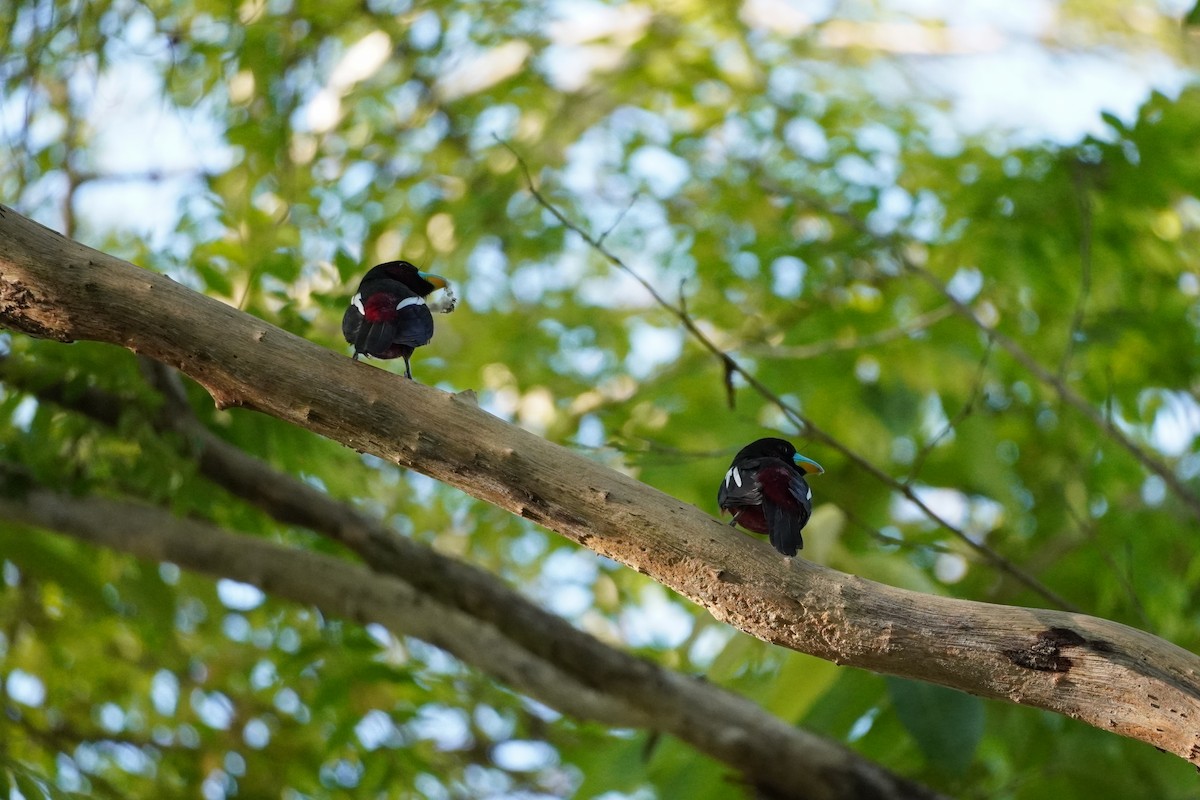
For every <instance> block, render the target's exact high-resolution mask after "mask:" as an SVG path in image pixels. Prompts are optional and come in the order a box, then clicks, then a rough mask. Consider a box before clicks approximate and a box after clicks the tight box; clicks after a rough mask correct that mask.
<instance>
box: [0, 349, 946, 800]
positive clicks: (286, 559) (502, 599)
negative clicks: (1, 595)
mask: <svg viewBox="0 0 1200 800" xmlns="http://www.w3.org/2000/svg"><path fill="white" fill-rule="evenodd" d="M143 365H144V367H145V372H146V373H147V375H148V376H149V378H150V379H151V381H152V383H154V385H156V386H158V387H159V388H160V389H161V390H162V391H163V393H164V395H165V396H166V398H167V404H166V407H164V408H163V409H161V411H160V413H158V414H156V415H154V416H153V421H154V424H155V425H156V426H157V427H160V428H161V429H163V430H165V431H172V432H174V433H177V434H180V435H181V436H182V439H183V441H184V442H186V443H187V446H189V447H190V448H192V450H193V452H194V454H195V457H196V459H197V462H198V465H199V468H200V471H201V473H202V474H203V475H204V476H205V477H206V478H208V479H209V480H211V481H213V482H214V483H217V484H218V485H220V486H223V487H224V488H226V489H227V490H228V491H230V492H231V493H232V494H234V495H236V496H238V497H240V498H242V499H243V500H245V501H247V502H249V503H251V504H253V505H255V506H257V507H259V508H260V509H262V510H263V511H265V512H266V513H267V514H269V515H271V516H272V517H273V518H275V519H276V520H278V521H279V522H282V523H285V524H294V525H302V526H305V527H308V528H310V529H311V530H314V531H316V532H318V533H321V534H323V535H325V536H327V537H329V538H331V539H333V540H335V541H338V542H341V543H342V544H344V545H346V546H347V547H349V548H350V549H351V550H354V551H355V552H357V553H358V554H359V555H360V556H362V558H363V561H364V563H365V564H366V565H368V566H369V568H370V569H371V570H373V571H374V573H375V574H373V575H371V574H365V572H364V570H363V569H362V568H360V567H357V566H354V565H352V564H348V563H346V562H344V561H340V560H337V559H334V558H332V557H329V556H321V555H317V554H312V553H305V552H303V551H299V550H296V549H294V548H286V547H282V546H279V545H274V544H269V543H267V542H263V541H261V540H258V539H254V538H252V537H248V536H236V535H233V534H230V533H227V532H224V531H221V530H218V529H216V528H215V527H214V526H211V525H205V524H201V523H197V522H194V521H178V522H177V521H176V520H175V518H174V517H172V516H171V515H169V514H168V513H166V512H164V511H161V510H159V509H156V508H147V507H144V506H138V505H133V504H129V503H116V502H106V501H96V503H93V504H87V503H84V502H83V501H80V500H78V499H76V498H71V497H69V496H66V495H57V494H52V493H49V492H45V491H41V492H39V493H34V494H31V495H29V496H27V497H25V498H23V499H22V500H21V501H16V500H14V501H12V502H11V503H7V504H6V503H5V502H4V501H2V500H0V517H6V518H8V519H13V520H21V521H24V522H25V523H27V524H30V525H35V526H38V527H44V528H48V529H51V530H55V531H58V532H60V533H63V534H66V535H69V536H73V537H76V538H82V539H85V540H87V541H90V542H92V543H94V544H98V545H101V546H105V547H109V548H112V549H116V550H120V551H123V552H129V553H132V554H134V555H136V556H138V557H140V558H146V559H153V560H159V561H163V560H167V561H172V562H175V563H177V564H179V565H180V566H183V567H186V568H188V569H191V570H195V571H200V572H204V573H207V574H210V575H214V576H218V577H229V578H233V579H235V580H240V581H243V582H245V583H251V584H254V585H255V586H258V587H260V588H262V589H263V590H264V591H268V592H270V593H272V594H276V595H278V596H280V597H285V598H288V599H291V600H295V601H297V602H304V603H312V604H314V605H317V606H319V607H321V608H322V609H323V610H324V611H326V612H327V613H329V614H333V615H337V616H342V617H346V618H349V619H354V620H358V621H376V622H380V623H382V624H384V625H386V626H388V627H389V628H390V629H391V630H393V631H394V632H396V633H398V634H406V635H409V636H415V637H417V638H420V639H424V640H425V641H428V642H430V643H432V644H436V645H438V646H439V647H441V648H443V649H445V650H446V651H448V652H450V653H453V654H454V655H455V656H457V657H458V658H460V659H461V660H463V661H464V662H466V663H468V664H470V665H471V666H473V667H474V668H476V669H478V670H480V671H482V672H485V673H487V674H489V675H491V676H492V677H494V678H496V679H497V680H499V681H501V682H503V683H505V684H507V685H508V686H510V687H512V688H514V689H516V690H518V691H521V692H523V693H525V694H527V695H529V696H530V697H533V698H535V699H537V700H539V701H540V702H543V703H545V704H547V705H549V706H551V707H553V708H556V709H557V710H559V711H561V712H563V713H564V714H570V715H572V716H575V717H577V718H579V719H592V720H595V721H598V722H602V723H604V724H606V725H610V726H617V727H634V728H644V729H647V730H651V731H657V732H662V733H669V734H672V735H674V736H676V737H678V738H680V739H681V740H683V741H685V742H688V743H689V744H692V745H693V746H695V747H696V748H697V749H698V750H700V751H701V752H704V753H707V754H708V755H710V756H712V757H713V758H716V759H718V760H721V761H723V762H725V763H726V764H728V765H729V766H730V767H732V768H734V769H735V770H737V771H738V772H739V773H740V774H741V775H742V781H743V782H745V783H746V784H747V785H753V786H755V787H757V788H758V789H760V790H761V791H764V792H767V793H769V794H772V795H778V796H787V797H812V798H818V797H829V798H853V797H858V796H860V794H859V792H860V791H862V790H864V787H870V788H871V789H872V790H873V792H874V793H875V795H876V796H879V797H880V798H886V797H913V798H924V797H933V796H934V794H933V793H931V792H929V790H927V789H925V788H923V787H920V786H918V785H917V784H914V783H911V782H909V781H906V780H904V779H902V778H899V777H897V776H895V775H891V774H890V773H888V772H886V771H885V770H882V769H881V768H879V767H878V766H877V765H875V764H873V763H871V762H870V761H868V760H866V759H863V758H861V757H858V756H857V755H855V754H854V753H853V752H852V751H849V750H847V749H846V748H844V747H842V746H841V745H839V744H836V743H833V742H830V741H828V740H826V739H823V738H821V737H818V736H814V735H812V734H809V733H807V732H805V731H803V730H801V729H798V728H795V727H792V726H790V725H786V724H784V723H783V722H781V721H780V720H778V719H777V718H775V717H773V716H772V715H770V714H768V713H766V712H764V711H763V710H762V709H760V708H758V707H757V706H755V705H754V704H753V703H751V702H749V701H747V700H745V699H743V698H741V697H739V696H737V695H735V694H732V693H730V692H727V691H725V690H723V689H721V688H720V687H718V686H715V685H713V684H710V683H707V682H705V681H703V680H698V679H691V678H688V677H686V676H681V675H679V674H677V673H674V672H671V671H670V670H667V669H664V668H663V667H660V666H658V665H656V664H654V663H653V662H650V661H647V660H645V659H641V658H636V657H634V656H630V655H627V654H625V653H622V652H621V651H619V650H616V649H615V648H613V647H610V646H608V645H606V644H604V643H603V642H601V641H599V640H598V639H596V638H595V637H593V636H590V635H588V634H586V633H583V632H582V631H579V630H577V629H575V628H574V627H572V626H571V625H570V624H569V623H568V622H566V621H565V620H563V619H562V618H560V617H557V616H555V615H553V614H550V613H547V612H545V611H543V610H542V609H540V608H539V607H537V606H536V605H535V604H534V603H532V602H531V601H529V600H527V599H525V598H524V597H522V596H521V595H520V594H518V593H517V592H515V591H513V590H511V589H509V588H508V587H507V586H505V585H504V584H503V583H502V582H501V581H500V580H499V579H497V578H496V577H495V576H493V575H491V574H490V573H488V572H485V571H484V570H481V569H478V568H476V567H473V566H471V565H469V564H466V563H463V562H460V561H456V560H454V559H451V558H448V557H446V556H443V555H440V554H438V553H437V552H435V551H433V550H432V549H430V548H428V547H425V546H423V545H420V544H418V543H416V542H413V541H411V540H409V539H406V538H404V537H402V536H399V535H397V534H396V533H395V532H394V531H391V530H389V529H388V528H386V527H385V526H384V525H382V524H381V523H380V522H379V521H378V520H376V519H373V518H371V517H369V516H367V515H366V514H363V513H361V512H359V511H357V510H356V509H354V508H353V507H351V506H349V505H347V504H345V503H340V502H338V501H336V500H334V499H333V498H331V497H329V496H328V495H326V494H324V493H322V492H320V491H318V490H317V489H315V488H313V487H312V486H309V485H308V484H306V483H304V482H303V481H299V480H297V479H295V478H293V477H291V476H289V475H286V474H284V473H281V472H279V471H277V470H275V469H273V468H272V467H271V466H270V465H269V464H267V463H266V462H264V461H262V460H261V459H258V458H255V457H253V456H251V455H249V454H247V453H245V452H243V451H242V450H240V449H239V448H237V447H235V446H233V445H231V444H229V443H228V442H225V441H223V440H221V439H220V438H218V437H216V436H214V435H213V434H212V433H211V432H210V431H209V430H208V429H207V428H205V427H204V426H203V425H201V424H200V423H199V421H198V420H197V419H196V418H195V416H194V415H193V414H192V412H191V409H190V408H189V407H188V406H187V398H186V397H185V396H184V394H183V387H182V385H181V383H180V381H179V379H178V376H177V375H176V374H175V373H174V372H173V371H171V370H169V369H167V368H165V367H163V366H162V365H161V364H158V363H157V362H151V361H148V360H144V361H143ZM0 381H3V382H5V383H7V384H9V385H11V386H15V387H17V388H22V389H25V390H28V391H33V392H34V393H35V396H37V397H38V398H40V399H44V400H47V401H50V402H54V403H57V404H59V405H62V406H64V407H66V408H70V409H72V410H74V411H77V412H79V413H82V414H86V415H87V416H90V417H92V418H93V419H95V420H97V421H99V422H101V423H103V424H105V425H109V426H113V425H116V424H117V422H118V420H119V418H120V416H121V408H122V405H123V403H122V401H121V399H120V398H117V397H114V396H112V395H109V394H107V393H105V392H103V391H101V390H96V389H91V390H90V391H86V392H74V391H72V390H71V389H70V388H69V387H67V386H64V385H63V384H62V383H61V382H58V381H55V380H51V379H48V376H44V375H39V376H33V375H30V374H29V373H28V372H27V371H24V370H22V369H21V368H20V367H19V366H18V365H14V363H13V362H12V360H11V359H9V358H0ZM2 472H3V470H2V469H0V473H2ZM323 575H324V576H328V577H327V578H325V579H324V580H325V583H324V584H322V580H323V579H322V577H321V576H323ZM318 584H320V587H319V590H317V591H310V587H313V586H317V585H318ZM347 587H350V588H347Z"/></svg>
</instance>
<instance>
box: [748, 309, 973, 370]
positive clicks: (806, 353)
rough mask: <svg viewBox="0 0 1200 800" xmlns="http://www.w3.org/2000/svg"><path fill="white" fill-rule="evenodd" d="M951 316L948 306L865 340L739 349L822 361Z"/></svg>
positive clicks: (767, 355) (753, 353)
mask: <svg viewBox="0 0 1200 800" xmlns="http://www.w3.org/2000/svg"><path fill="white" fill-rule="evenodd" d="M953 315H954V309H953V308H951V307H950V306H948V305H943V306H938V307H937V308H935V309H933V310H932V311H927V312H925V313H924V314H921V315H919V316H917V317H914V318H913V320H912V321H911V322H908V323H907V324H904V325H897V326H896V327H894V328H887V329H886V330H882V331H877V332H875V333H870V334H867V335H866V336H859V337H858V338H855V339H849V340H846V339H831V340H829V341H825V342H815V343H813V344H801V345H793V346H791V347H786V346H763V345H750V346H748V347H740V348H738V349H739V350H740V351H741V352H743V353H745V354H746V355H751V356H755V357H756V358H780V359H787V360H789V361H805V360H808V359H812V358H821V357H822V356H827V355H829V354H830V353H840V352H845V351H847V350H863V349H866V348H869V347H878V346H879V345H882V344H888V343H889V342H894V341H896V340H897V339H905V338H907V337H909V336H912V335H913V334H915V333H919V332H920V331H923V330H925V329H926V328H930V327H932V326H934V325H936V324H937V323H939V322H941V321H942V320H944V319H946V318H947V317H950V316H953Z"/></svg>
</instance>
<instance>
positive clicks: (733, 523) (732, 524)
mask: <svg viewBox="0 0 1200 800" xmlns="http://www.w3.org/2000/svg"><path fill="white" fill-rule="evenodd" d="M730 513H731V514H733V519H731V520H729V527H731V528H736V527H737V518H738V514H740V513H742V512H740V511H731V512H730Z"/></svg>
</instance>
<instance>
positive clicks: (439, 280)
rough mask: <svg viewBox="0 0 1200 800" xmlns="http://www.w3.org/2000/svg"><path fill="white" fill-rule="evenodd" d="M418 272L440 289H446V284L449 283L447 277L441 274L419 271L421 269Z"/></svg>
mask: <svg viewBox="0 0 1200 800" xmlns="http://www.w3.org/2000/svg"><path fill="white" fill-rule="evenodd" d="M417 274H418V275H420V276H421V277H422V278H424V279H425V280H427V281H429V282H430V283H432V284H433V285H434V286H436V287H437V288H439V289H445V288H446V284H448V283H449V281H448V280H446V279H445V278H443V277H442V276H441V275H434V274H432V273H429V272H419V271H418V272H417Z"/></svg>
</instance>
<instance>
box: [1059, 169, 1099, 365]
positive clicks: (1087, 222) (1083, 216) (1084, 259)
mask: <svg viewBox="0 0 1200 800" xmlns="http://www.w3.org/2000/svg"><path fill="white" fill-rule="evenodd" d="M1083 183H1084V181H1083V179H1082V177H1080V175H1079V173H1078V172H1076V174H1075V191H1076V195H1077V197H1078V199H1079V296H1078V297H1076V298H1075V312H1074V313H1073V314H1072V315H1071V328H1070V330H1069V331H1068V332H1067V343H1066V347H1064V348H1063V354H1062V360H1061V361H1060V362H1059V363H1058V378H1059V380H1065V379H1066V377H1067V368H1068V367H1069V366H1070V364H1071V356H1072V355H1074V353H1075V340H1076V337H1078V336H1079V335H1080V331H1081V330H1082V329H1083V310H1084V307H1085V306H1086V305H1087V299H1088V294H1090V293H1091V290H1092V199H1091V197H1090V196H1089V195H1088V193H1087V186H1085V185H1083Z"/></svg>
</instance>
